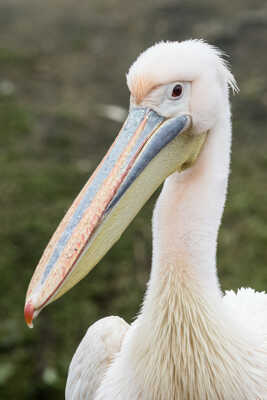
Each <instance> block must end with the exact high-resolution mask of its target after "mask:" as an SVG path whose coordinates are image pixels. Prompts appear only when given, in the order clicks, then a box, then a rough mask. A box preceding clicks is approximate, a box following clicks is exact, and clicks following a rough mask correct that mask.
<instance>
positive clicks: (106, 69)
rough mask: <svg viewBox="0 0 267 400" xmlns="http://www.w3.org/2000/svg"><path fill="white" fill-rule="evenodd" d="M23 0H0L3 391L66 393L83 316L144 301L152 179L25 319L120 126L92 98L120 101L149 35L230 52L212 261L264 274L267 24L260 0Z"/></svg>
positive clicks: (256, 282)
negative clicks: (70, 216) (96, 260)
mask: <svg viewBox="0 0 267 400" xmlns="http://www.w3.org/2000/svg"><path fill="white" fill-rule="evenodd" d="M20 3H21V5H20V4H18V2H16V3H14V4H15V5H14V4H13V3H12V2H8V0H4V1H2V2H1V4H0V21H1V29H3V32H4V33H5V35H4V36H2V37H3V38H4V39H3V38H2V39H0V65H1V77H0V170H1V181H0V191H1V197H0V205H1V207H0V220H1V225H0V238H1V252H0V276H1V290H0V301H1V308H0V318H1V324H0V398H1V399H5V400H9V399H21V400H23V399H25V400H26V399H27V400H30V399H47V398H49V399H51V400H53V399H58V398H63V397H64V395H63V393H64V386H65V380H66V374H67V366H68V364H69V362H70V359H71V357H72V354H73V352H74V350H75V348H76V347H77V344H78V343H79V341H80V340H81V337H82V335H83V334H84V333H85V331H86V329H87V327H88V326H89V325H90V324H92V323H93V322H94V321H95V320H97V319H99V318H101V317H103V316H106V315H110V314H115V315H116V314H118V315H121V316H122V317H124V318H125V319H126V320H127V321H129V322H130V321H132V320H133V319H134V317H135V315H136V314H137V312H138V310H139V307H140V304H141V302H142V297H143V293H144V290H145V283H146V281H147V280H148V276H149V271H150V262H151V227H150V220H151V215H152V208H153V204H154V201H155V199H156V197H157V195H158V193H156V194H155V195H154V196H153V199H151V200H150V201H149V202H148V204H147V205H146V206H145V207H144V209H143V210H142V211H141V212H140V213H139V215H138V216H137V217H136V219H135V221H134V222H133V223H132V225H131V226H130V227H129V228H128V229H127V231H126V232H125V234H124V235H123V237H122V238H121V240H120V241H119V242H118V243H117V244H116V245H115V246H114V248H113V249H112V250H111V251H110V252H109V253H108V255H106V256H105V257H104V259H103V260H102V261H101V262H100V264H99V266H98V267H97V268H95V269H94V270H93V271H92V272H91V273H90V275H89V276H88V277H87V278H85V279H84V280H83V281H82V282H81V283H80V284H79V285H78V287H77V288H74V289H73V290H72V291H70V292H69V293H68V294H67V295H66V296H64V297H63V298H62V299H60V300H58V301H57V302H56V303H55V304H53V305H51V306H50V307H48V308H47V309H46V310H45V311H44V312H43V313H42V315H41V316H40V318H38V320H37V321H36V327H35V329H34V330H33V331H30V330H29V329H28V328H27V327H26V326H25V323H24V320H23V306H24V297H25V293H26V289H27V286H28V283H29V280H30V278H31V276H32V273H33V270H34V267H35V265H36V264H37V262H38V260H39V258H40V255H41V253H42V251H43V249H44V248H45V246H46V244H47V242H48V239H49V237H50V236H51V234H52V233H53V232H54V230H55V228H56V227H57V225H58V223H59V222H60V220H61V218H62V217H63V215H64V213H65V212H66V210H67V209H68V207H69V205H70V204H71V202H72V200H73V199H74V197H75V195H76V194H77V193H78V191H79V190H80V188H81V187H82V186H83V184H84V183H85V182H86V180H87V178H88V176H89V175H90V173H91V172H92V171H93V169H94V168H95V166H96V165H97V163H98V162H99V160H100V159H101V157H102V156H103V154H104V153H105V152H106V150H107V148H108V146H109V144H110V143H111V141H112V139H113V137H114V135H115V134H116V132H117V131H118V129H119V124H117V123H115V122H111V121H109V120H107V119H105V118H103V117H102V116H99V115H98V114H97V109H98V108H99V105H100V104H103V103H104V104H119V105H121V106H123V107H126V106H127V104H128V103H127V102H128V92H127V91H126V89H125V84H124V74H125V72H126V70H127V67H128V65H129V63H130V62H131V61H132V60H133V59H134V58H135V57H136V55H137V54H138V53H139V52H140V51H141V50H142V49H144V48H145V47H146V46H147V45H149V44H151V43H152V42H154V41H156V40H160V39H184V38H185V37H192V36H196V37H203V38H205V39H207V40H208V41H211V42H213V43H214V44H216V45H218V46H220V47H222V48H224V50H225V51H226V52H227V53H229V54H231V57H232V63H233V71H234V73H235V75H236V77H237V79H238V81H239V84H240V87H241V94H240V95H238V96H235V97H234V98H233V119H234V134H235V136H234V143H233V155H232V156H233V162H232V174H231V181H230V187H229V196H228V202H227V205H226V210H225V216H224V219H223V225H222V229H221V232H220V236H219V248H218V270H219V275H220V279H221V282H222V288H223V289H230V288H233V289H236V288H238V287H240V286H252V287H254V288H256V289H258V290H265V289H266V288H267V267H266V265H267V251H266V242H267V229H266V227H267V207H266V204H267V202H266V193H267V183H266V182H267V180H266V170H267V139H266V134H265V132H266V127H267V114H266V101H267V100H266V88H267V83H266V69H267V57H266V49H265V37H266V26H267V24H266V21H265V20H264V18H265V17H264V15H265V14H264V13H261V9H260V7H262V6H263V5H264V2H263V1H256V2H253V4H252V3H251V4H250V2H249V0H246V1H245V2H244V1H236V2H233V4H232V6H233V8H231V10H233V9H234V10H235V11H236V15H233V14H231V13H232V11H231V13H230V11H229V10H230V8H229V7H228V8H227V7H225V2H224V1H218V2H216V3H215V2H212V1H211V0H205V1H204V2H203V5H200V4H199V3H198V2H197V1H190V2H188V3H186V4H184V5H182V4H180V3H179V5H178V3H177V4H175V3H174V2H172V1H169V0H164V1H153V2H152V1H147V2H139V3H137V4H136V5H135V6H132V5H131V6H130V3H129V4H128V3H127V2H126V4H125V1H122V0H113V1H112V2H110V1H107V0H103V1H101V2H94V1H91V2H80V3H79V5H77V3H76V2H75V3H74V0H73V1H69V2H65V3H64V5H63V4H62V2H60V7H58V6H57V1H53V2H52V1H50V0H49V1H47V2H45V4H44V5H43V7H42V8H41V10H40V7H41V3H40V2H37V3H38V4H37V3H36V1H34V0H30V1H27V2H26V1H22V2H20ZM26 3H27V6H26ZM131 4H132V3H131ZM126 5H127V6H126ZM128 6H129V7H128ZM140 15H141V16H142V18H140ZM226 17H227V21H228V22H227V23H225V18H226ZM33 20H34V24H32V21H33ZM264 21H265V22H264ZM122 49H123V53H122ZM203 95H205V94H203Z"/></svg>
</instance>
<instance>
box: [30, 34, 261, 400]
mask: <svg viewBox="0 0 267 400" xmlns="http://www.w3.org/2000/svg"><path fill="white" fill-rule="evenodd" d="M127 84H128V87H129V90H130V107H129V114H128V117H127V120H126V122H125V123H124V125H123V126H122V128H121V130H120V132H119V134H118V136H117V138H116V139H115V142H114V143H113V145H112V146H111V147H110V149H109V151H108V153H107V154H106V156H105V157H104V159H103V160H102V162H101V163H100V165H99V166H98V168H97V169H96V171H95V172H94V174H93V175H92V176H91V178H90V179H89V181H88V182H87V183H86V185H85V186H84V188H83V189H82V191H81V193H80V194H79V195H78V197H77V198H76V200H75V201H74V203H73V204H72V206H71V208H70V209H69V211H68V212H67V214H66V215H65V217H64V219H63V220H62V222H61V224H60V225H59V227H58V229H57V230H56V232H55V233H54V235H53V237H52V239H51V241H50V243H49V244H48V247H47V248H46V250H45V251H44V253H43V256H42V258H41V260H40V263H39V264H38V266H37V268H36V270H35V273H34V275H33V278H32V280H31V283H30V285H29V289H28V292H27V296H26V303H25V311H24V313H25V319H26V322H27V323H28V325H30V326H31V325H32V321H33V319H34V318H35V317H36V316H37V315H38V314H39V312H40V311H41V310H42V309H43V308H44V307H45V306H46V305H47V304H49V303H51V302H52V301H54V300H56V299H57V298H59V297H60V296H62V295H63V294H64V293H65V292H66V291H67V290H69V289H70V288H71V287H72V286H74V285H75V284H76V283H77V282H78V281H80V280H81V279H82V278H83V277H84V276H85V275H86V274H87V273H88V272H89V271H90V270H91V269H92V268H93V267H94V266H95V265H96V264H97V263H98V261H99V260H100V259H101V258H102V257H103V256H104V254H105V253H106V252H107V251H108V250H109V249H110V248H111V246H112V245H113V244H114V243H115V242H116V241H117V240H118V239H119V237H120V236H121V234H122V232H123V231H124V230H125V228H126V227H127V225H128V224H129V223H130V222H131V220H132V219H133V218H134V216H135V215H136V214H137V212H138V211H139V210H140V208H141V207H142V206H143V204H144V203H145V202H146V201H147V200H148V198H149V197H150V196H151V195H152V193H153V192H154V191H155V190H156V189H157V188H158V187H159V185H160V184H161V183H162V182H164V181H165V182H164V185H163V189H162V191H161V194H160V196H159V198H158V200H157V203H156V206H155V210H154V214H153V223H152V225H153V257H152V269H151V275H150V279H149V282H148V287H147V290H146V294H145V298H144V301H143V305H142V307H141V311H140V313H139V315H138V316H137V318H136V320H135V321H134V322H133V323H132V324H131V325H128V324H127V323H126V322H125V321H124V320H122V319H121V318H119V317H107V318H104V319H101V320H100V321H98V322H96V323H95V324H94V325H92V326H91V327H90V328H89V329H88V331H87V333H86V335H85V337H84V338H83V340H82V342H81V343H80V345H79V347H78V349H77V351H76V353H75V354H74V357H73V359H72V362H71V364H70V368H69V374H68V379H67V385H66V399H67V400H77V399H86V400H89V399H92V400H140V399H142V400H266V399H267V312H266V310H267V295H266V294H265V293H263V292H262V293H259V292H255V291H254V290H252V289H244V288H242V289H240V290H239V291H238V292H237V293H234V292H233V291H229V292H227V293H226V295H224V294H223V293H222V291H221V289H220V285H219V282H218V277H217V272H216V244H217V234H218V229H219V226H220V223H221V217H222V213H223V208H224V204H225V198H226V193H227V183H228V175H229V163H230V149H231V111H230V102H229V92H230V90H231V89H232V90H233V91H237V84H236V81H235V79H234V77H233V75H232V73H231V72H230V70H229V68H228V66H227V64H226V62H225V61H224V59H223V56H222V53H221V52H220V51H219V50H218V49H217V48H215V47H213V46H211V45H209V44H207V43H205V42H204V41H201V40H187V41H183V42H160V43H157V44H155V45H154V46H152V47H150V48H149V49H147V50H146V51H144V52H143V53H142V54H141V55H140V56H139V57H138V58H137V60H136V61H135V62H134V63H133V64H132V65H131V67H130V69H129V72H128V74H127Z"/></svg>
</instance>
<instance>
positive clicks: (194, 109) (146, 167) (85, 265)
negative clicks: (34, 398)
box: [25, 40, 236, 326]
mask: <svg viewBox="0 0 267 400" xmlns="http://www.w3.org/2000/svg"><path fill="white" fill-rule="evenodd" d="M127 84H128V87H129V90H130V93H131V96H130V108H129V115H128V117H127V119H126V121H125V123H124V124H123V126H122V128H121V130H120V132H119V134H118V136H117V137H116V139H115V141H114V143H113V144H112V146H111V147H110V149H109V151H108V152H107V154H106V156H105V157H104V158H103V160H102V162H101V163H100V165H99V166H98V168H97V169H96V170H95V172H94V173H93V175H92V176H91V177H90V179H89V180H88V182H87V183H86V185H85V186H84V188H83V189H82V191H81V192H80V194H79V195H78V196H77V198H76V199H75V201H74V203H73V204H72V206H71V207H70V209H69V210H68V212H67V214H66V215H65V217H64V218H63V220H62V222H61V223H60V225H59V227H58V228H57V230H56V232H55V233H54V235H53V236H52V238H51V240H50V242H49V244H48V246H47V248H46V250H45V251H44V253H43V256H42V258H41V260H40V262H39V264H38V266H37V268H36V270H35V273H34V275H33V277H32V280H31V283H30V285H29V289H28V292H27V296H26V305H25V319H26V322H27V324H28V325H29V326H31V325H32V321H33V318H34V317H36V316H37V315H38V313H39V312H40V311H41V310H42V309H43V308H44V307H45V306H46V305H47V304H49V303H51V302H52V301H54V300H55V299H57V298H59V297H60V296H62V295H63V294H64V293H65V292H66V291H67V290H69V289H70V288H71V287H72V286H74V285H75V284H76V283H77V282H79V281H80V280H81V279H82V278H83V277H84V276H85V275H86V274H88V272H89V271H90V270H91V269H92V268H93V267H94V266H95V265H96V264H97V263H98V261H99V260H100V259H101V258H102V257H103V256H104V254H105V253H106V252H107V251H108V250H109V249H110V248H111V246H112V245H113V244H114V243H115V242H116V241H117V240H118V239H119V237H120V236H121V234H122V233H123V231H124V230H125V228H126V227H127V225H128V224H129V223H130V222H131V220H132V219H133V218H134V217H135V215H136V214H137V212H138V211H139V210H140V208H141V207H142V206H143V205H144V203H145V202H146V201H147V200H148V198H149V197H150V196H151V195H152V193H153V192H154V191H155V190H156V189H157V188H158V187H159V185H160V184H161V183H162V182H163V181H164V180H165V179H166V178H167V177H168V176H169V175H171V174H172V173H174V172H176V171H180V172H181V171H183V170H184V169H189V168H192V166H193V164H194V163H196V161H197V159H198V158H199V155H200V153H201V152H202V148H203V147H205V142H206V138H207V137H208V135H209V133H210V132H212V129H213V127H214V126H216V124H217V123H218V120H219V118H220V115H221V112H220V110H221V108H223V107H224V109H225V102H226V101H228V96H227V93H228V88H229V86H230V87H232V88H233V89H236V84H235V80H234V78H233V76H232V74H231V73H230V71H229V70H228V69H227V67H226V64H225V62H224V61H223V59H222V58H221V54H220V52H219V51H218V50H217V49H215V48H214V47H212V46H210V45H208V44H206V43H204V42H203V41H199V40H188V41H184V42H161V43H158V44H156V45H154V46H152V47H150V48H149V49H147V50H146V51H145V52H143V53H142V54H141V55H140V56H139V57H138V58H137V60H136V61H135V62H134V63H133V64H132V66H131V67H130V69H129V72H128V74H127ZM228 108H229V107H228Z"/></svg>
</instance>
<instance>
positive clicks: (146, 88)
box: [129, 76, 157, 104]
mask: <svg viewBox="0 0 267 400" xmlns="http://www.w3.org/2000/svg"><path fill="white" fill-rule="evenodd" d="M156 86H157V85H156V84H155V82H154V81H153V80H152V79H150V78H149V77H145V76H137V77H134V78H133V79H131V81H130V82H129V89H130V91H131V94H132V96H133V97H134V99H135V102H136V104H140V103H141V101H142V100H143V99H144V98H145V97H146V95H147V94H148V93H149V92H150V91H151V90H152V89H154V88H155V87H156Z"/></svg>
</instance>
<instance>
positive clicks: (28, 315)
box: [24, 300, 34, 328]
mask: <svg viewBox="0 0 267 400" xmlns="http://www.w3.org/2000/svg"><path fill="white" fill-rule="evenodd" d="M24 318H25V322H26V324H27V325H28V327H29V328H33V323H32V321H33V318H34V306H33V304H32V302H31V301H30V300H29V301H28V302H27V303H26V304H25V308H24Z"/></svg>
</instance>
